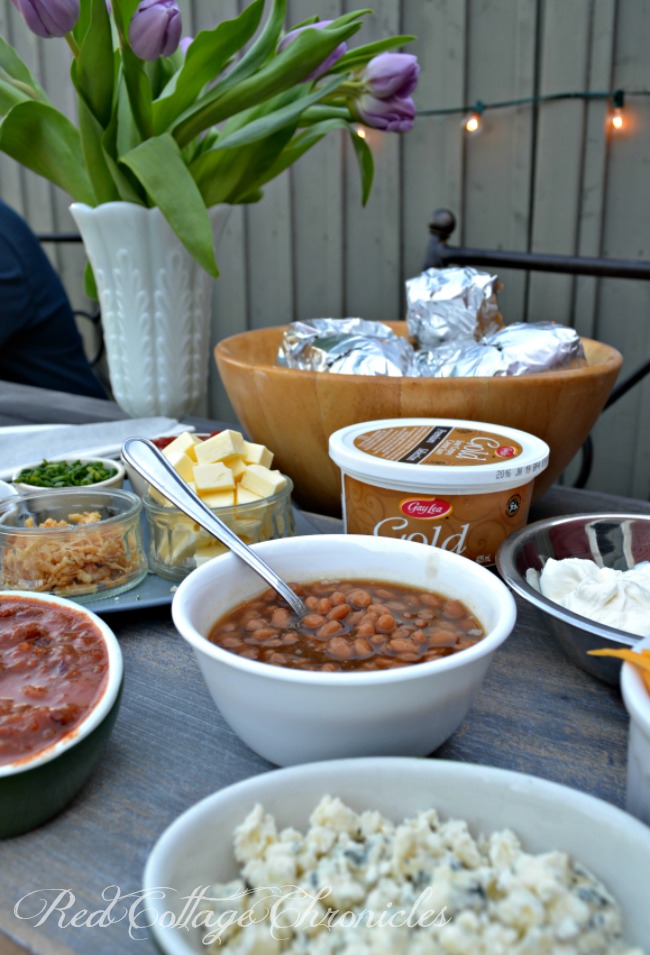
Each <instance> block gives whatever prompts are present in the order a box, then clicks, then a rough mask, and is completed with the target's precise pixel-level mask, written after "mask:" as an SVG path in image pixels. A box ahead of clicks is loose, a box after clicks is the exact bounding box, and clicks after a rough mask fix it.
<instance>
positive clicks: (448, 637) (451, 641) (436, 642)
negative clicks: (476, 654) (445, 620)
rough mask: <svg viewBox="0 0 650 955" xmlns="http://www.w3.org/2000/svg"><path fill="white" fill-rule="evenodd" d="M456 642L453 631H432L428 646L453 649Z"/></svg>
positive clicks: (456, 638)
mask: <svg viewBox="0 0 650 955" xmlns="http://www.w3.org/2000/svg"><path fill="white" fill-rule="evenodd" d="M457 640H458V637H457V635H456V634H455V633H454V632H453V630H434V632H433V633H432V634H431V636H430V637H429V645H430V646H433V647H454V646H455V645H456V642H457Z"/></svg>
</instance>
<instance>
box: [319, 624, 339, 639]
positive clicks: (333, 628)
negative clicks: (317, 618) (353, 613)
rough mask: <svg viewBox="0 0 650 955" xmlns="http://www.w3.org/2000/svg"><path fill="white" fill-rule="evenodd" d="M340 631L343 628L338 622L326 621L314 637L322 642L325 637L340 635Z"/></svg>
mask: <svg viewBox="0 0 650 955" xmlns="http://www.w3.org/2000/svg"><path fill="white" fill-rule="evenodd" d="M342 629H343V626H342V625H341V624H340V623H339V621H338V620H328V621H327V623H324V624H323V626H322V627H320V628H319V629H318V632H317V633H316V636H317V637H318V639H319V640H323V639H325V638H326V637H334V636H336V634H337V633H340V632H341V630H342Z"/></svg>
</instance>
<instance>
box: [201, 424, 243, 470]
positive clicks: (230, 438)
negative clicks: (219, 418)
mask: <svg viewBox="0 0 650 955" xmlns="http://www.w3.org/2000/svg"><path fill="white" fill-rule="evenodd" d="M194 450H195V452H196V460H197V461H198V463H199V464H212V463H213V462H215V461H223V460H224V458H231V457H235V456H239V457H242V458H243V457H244V439H243V438H242V436H241V434H240V433H239V431H230V430H228V431H220V432H219V434H214V435H212V437H211V438H206V440H205V441H201V442H199V444H197V445H196V446H195V449H194Z"/></svg>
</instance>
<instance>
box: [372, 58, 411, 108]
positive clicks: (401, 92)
mask: <svg viewBox="0 0 650 955" xmlns="http://www.w3.org/2000/svg"><path fill="white" fill-rule="evenodd" d="M419 75H420V64H419V63H418V60H417V57H416V56H413V54H412V53H380V54H379V55H378V56H375V57H373V58H372V60H370V62H369V63H368V64H367V66H366V68H365V70H364V71H363V76H362V80H363V82H364V87H365V89H366V91H367V92H368V93H370V94H371V96H375V97H376V98H377V99H390V98H391V97H393V96H397V97H399V98H400V99H404V97H406V96H410V95H411V93H412V92H413V90H414V89H415V87H416V86H417V82H418V77H419Z"/></svg>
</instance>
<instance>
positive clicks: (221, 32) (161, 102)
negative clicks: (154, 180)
mask: <svg viewBox="0 0 650 955" xmlns="http://www.w3.org/2000/svg"><path fill="white" fill-rule="evenodd" d="M263 10H264V0H255V2H254V3H251V5H250V6H249V7H247V8H246V9H245V10H244V12H243V13H242V14H241V16H239V17H237V19H235V20H225V21H224V22H223V23H220V24H219V26H218V27H216V28H215V29H214V30H203V31H202V32H201V33H198V34H197V35H196V37H195V38H194V40H193V41H192V42H191V43H190V45H189V47H188V50H187V54H186V57H185V62H184V64H183V66H182V67H181V69H180V70H179V71H178V73H177V74H176V75H175V77H174V80H173V89H172V90H171V91H169V92H168V93H167V95H165V93H163V95H162V96H161V98H160V99H158V100H157V101H156V102H155V103H154V104H153V124H154V130H155V131H156V133H158V134H159V133H162V132H165V130H167V129H168V128H169V126H171V124H172V123H173V122H174V121H175V120H176V119H177V117H178V116H179V115H180V114H181V113H182V112H183V111H184V110H186V109H188V107H189V106H191V105H192V103H193V102H194V100H195V99H196V97H197V96H198V95H199V93H201V91H202V89H203V87H204V86H205V85H206V84H207V83H209V82H210V81H211V80H213V79H214V77H215V75H218V74H219V73H220V72H221V71H222V70H223V69H224V68H225V67H226V66H227V65H228V63H229V62H230V60H231V59H232V57H233V56H234V55H235V54H236V53H237V52H238V50H241V48H242V46H244V44H245V43H247V42H248V41H249V40H250V38H251V37H252V36H253V34H254V33H255V30H256V29H257V27H258V26H259V23H260V20H261V18H262V12H263Z"/></svg>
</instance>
